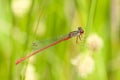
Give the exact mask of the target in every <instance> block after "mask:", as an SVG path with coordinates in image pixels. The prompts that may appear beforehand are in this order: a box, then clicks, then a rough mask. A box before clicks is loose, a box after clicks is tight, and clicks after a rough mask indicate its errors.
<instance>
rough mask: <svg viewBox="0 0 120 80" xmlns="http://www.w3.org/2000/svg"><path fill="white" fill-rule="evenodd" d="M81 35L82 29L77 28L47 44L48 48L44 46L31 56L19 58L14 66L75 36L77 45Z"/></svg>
mask: <svg viewBox="0 0 120 80" xmlns="http://www.w3.org/2000/svg"><path fill="white" fill-rule="evenodd" d="M83 33H84V30H83V29H82V27H78V30H76V31H72V32H70V33H69V34H68V35H66V36H65V37H64V38H61V39H60V40H58V41H55V42H53V43H51V44H49V45H48V46H45V47H43V48H41V49H38V50H36V51H34V52H32V53H31V54H29V55H27V56H25V57H23V58H20V59H19V60H17V61H16V64H19V63H20V62H22V61H24V60H26V59H27V58H29V57H31V56H33V55H35V54H37V53H39V52H41V51H43V50H45V49H47V48H50V47H52V46H54V45H56V44H58V43H60V42H63V41H66V40H69V39H70V38H72V37H75V36H76V43H77V42H78V39H80V40H81V36H82V34H83Z"/></svg>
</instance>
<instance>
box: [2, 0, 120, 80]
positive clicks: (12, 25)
mask: <svg viewBox="0 0 120 80" xmlns="http://www.w3.org/2000/svg"><path fill="white" fill-rule="evenodd" d="M115 1H118V0H115ZM115 1H114V0H0V77H1V79H2V80H109V79H110V80H119V79H120V78H119V75H120V68H119V67H118V66H120V64H119V58H120V37H119V34H120V23H119V21H120V15H117V14H116V13H118V12H120V10H119V9H118V7H119V6H120V3H115ZM116 5H118V6H116ZM115 9H116V10H115ZM114 16H115V17H114ZM114 20H115V21H114ZM78 26H82V28H83V29H84V30H85V34H84V35H83V36H84V39H83V41H82V40H81V41H79V43H78V44H76V42H75V38H73V39H71V40H68V41H64V42H62V43H60V44H57V45H55V46H54V47H51V48H49V49H47V50H45V51H42V52H40V53H39V54H37V55H35V56H33V57H32V58H30V59H27V60H25V61H23V62H22V63H20V64H18V65H16V64H15V62H16V60H18V59H19V58H21V57H23V56H26V55H27V54H30V53H31V52H33V51H34V50H33V49H32V43H33V42H34V41H36V40H37V41H41V40H46V39H49V38H54V37H56V36H61V35H66V34H68V33H69V32H71V31H74V30H77V27H78ZM94 33H95V34H98V35H99V36H100V37H101V39H102V40H103V48H102V49H101V50H100V51H96V52H93V53H94V55H93V56H92V57H93V58H94V61H95V68H94V71H93V72H92V73H91V74H90V75H88V76H87V77H86V78H82V77H81V76H80V75H79V74H78V72H77V70H76V69H75V67H74V66H73V65H72V63H71V60H72V59H73V58H74V57H75V56H77V55H78V54H81V53H83V54H84V52H88V51H89V50H88V48H87V46H88V45H87V44H86V41H87V38H88V36H90V35H91V34H94ZM46 42H47V43H48V44H50V43H51V42H50V41H49V40H46ZM39 45H40V48H42V47H44V46H45V45H46V44H44V43H42V44H39ZM29 78H30V79H29Z"/></svg>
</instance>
